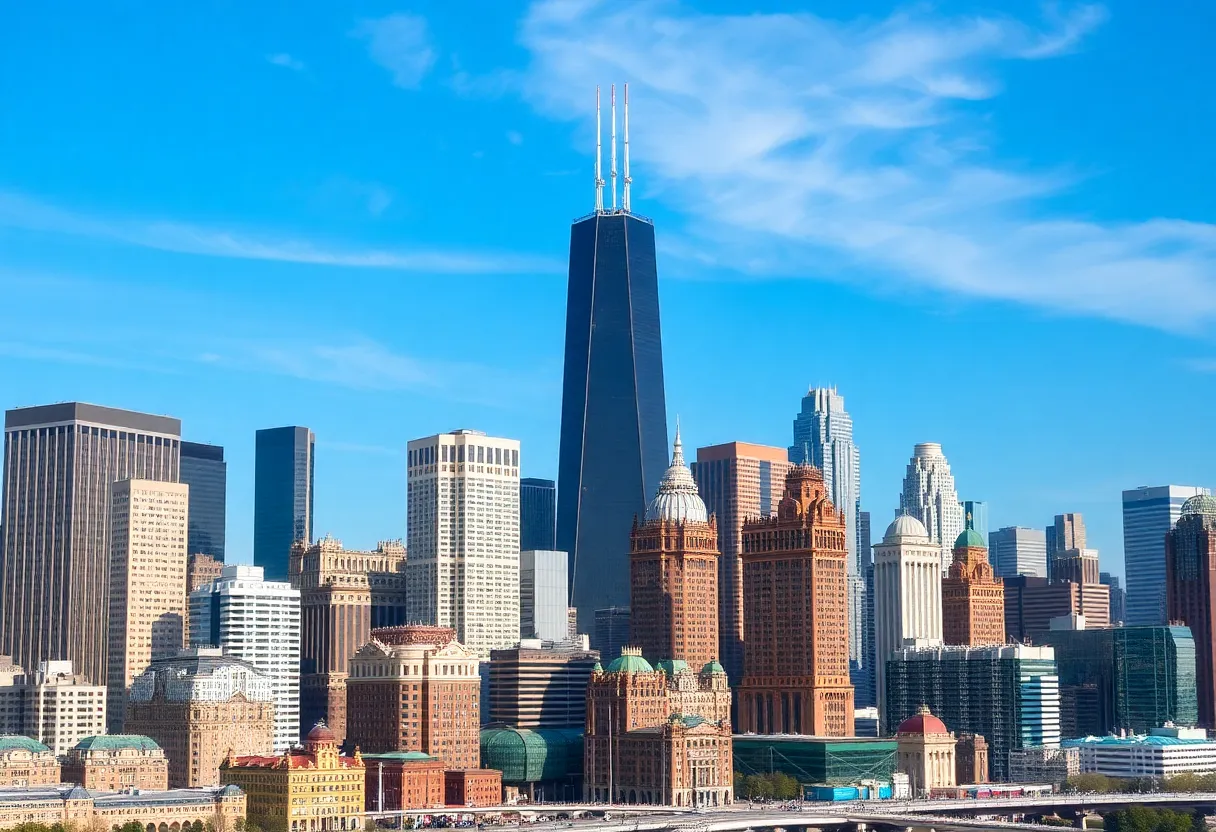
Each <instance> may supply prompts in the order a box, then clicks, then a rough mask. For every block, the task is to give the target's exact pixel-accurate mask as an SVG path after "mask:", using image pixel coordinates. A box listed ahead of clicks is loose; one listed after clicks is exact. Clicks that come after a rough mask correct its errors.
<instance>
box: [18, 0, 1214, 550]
mask: <svg viewBox="0 0 1216 832" xmlns="http://www.w3.org/2000/svg"><path fill="white" fill-rule="evenodd" d="M103 5H104V4H102V5H99V4H92V3H64V4H57V5H56V8H55V11H54V12H53V13H52V12H50V11H48V10H46V9H43V8H41V7H39V6H38V4H26V5H24V6H21V5H18V6H13V7H11V8H9V9H8V10H7V11H6V12H5V22H4V25H3V26H0V107H2V109H0V316H2V317H0V405H3V406H4V407H13V406H20V405H30V404H41V403H45V402H48V401H57V400H67V399H80V400H86V401H94V402H98V403H102V404H107V405H113V406H120V407H129V408H134V409H142V410H149V411H153V412H158V413H169V414H172V415H175V416H178V417H180V418H181V419H182V420H183V425H184V428H183V431H184V434H185V436H186V437H187V438H189V439H193V440H197V441H205V442H217V443H220V444H223V445H224V446H225V447H226V449H227V454H228V459H229V551H230V553H231V555H232V557H233V558H234V559H238V560H243V559H247V558H248V557H249V553H250V550H251V531H252V489H253V483H252V477H253V460H252V454H253V436H254V431H255V430H256V429H257V428H260V427H268V426H276V425H282V424H303V425H308V426H310V427H312V428H313V429H314V430H315V431H316V433H317V439H318V441H317V445H318V450H317V454H318V460H317V486H316V487H317V494H316V505H317V523H316V529H317V532H318V533H323V532H332V533H333V534H334V535H336V536H338V537H340V538H342V539H343V540H344V541H345V542H346V544H347V545H351V546H366V545H370V544H372V543H374V541H375V540H377V539H379V538H385V537H398V536H403V535H404V532H405V529H404V526H405V493H404V492H405V474H404V461H403V459H402V451H403V449H404V446H405V443H406V441H407V440H409V439H410V438H413V437H417V436H422V435H426V434H429V433H433V432H437V431H442V430H449V429H452V428H455V427H476V428H480V429H483V430H486V431H488V432H491V433H495V434H499V435H506V436H512V437H517V438H519V439H521V440H522V442H523V468H524V473H525V475H530V476H548V477H552V476H554V475H555V473H556V467H557V433H558V422H559V413H560V397H561V390H560V379H561V362H562V359H561V341H562V332H563V320H564V300H565V298H564V295H565V274H564V272H565V258H566V246H567V242H568V233H569V223H570V220H571V219H572V218H574V217H576V216H579V215H581V214H584V213H586V212H587V211H588V210H589V209H590V208H591V207H592V199H593V194H592V187H591V177H592V164H593V147H594V110H593V100H594V88H595V85H596V84H603V85H605V87H606V85H608V84H609V83H612V82H614V81H615V82H618V83H620V82H623V81H629V82H630V93H631V116H632V118H631V129H632V135H631V149H632V160H633V171H632V172H633V176H634V181H635V188H634V208H635V210H637V211H639V212H640V213H644V214H646V215H649V216H652V217H653V218H654V219H655V221H656V225H657V228H658V236H659V246H660V251H659V270H660V276H661V302H662V317H663V326H664V348H665V352H666V356H665V358H666V373H667V385H668V387H667V399H668V409H669V416H670V419H671V420H672V421H673V422H674V420H675V417H676V414H677V413H678V414H679V415H680V416H681V421H682V425H683V429H684V435H685V439H686V444H689V445H704V444H709V443H716V442H723V441H730V440H736V439H737V440H746V441H754V442H765V443H772V444H777V445H785V444H787V443H788V441H789V435H790V422H791V420H792V419H793V416H794V414H795V412H796V411H797V409H798V406H799V399H800V397H801V396H802V395H803V393H804V392H805V390H806V388H807V386H808V385H810V384H835V385H837V386H838V387H839V388H840V391H841V392H842V393H843V394H844V396H845V398H846V402H847V405H848V408H849V410H850V411H851V412H852V414H853V416H854V420H855V425H856V436H857V441H858V443H859V445H860V448H861V453H862V497H863V505H864V507H865V508H866V509H868V510H870V511H871V512H872V513H873V514H874V516H875V518H876V522H875V525H876V526H877V527H878V529H879V530H881V528H883V526H884V525H885V521H886V519H887V518H889V517H890V516H892V513H893V511H894V509H895V507H896V506H897V505H898V491H899V484H900V479H901V477H902V475H903V470H904V466H905V465H906V464H907V460H908V457H909V455H910V453H911V450H912V445H913V444H914V443H915V442H922V441H938V442H941V443H942V444H943V446H944V449H945V452H946V454H947V456H948V457H949V459H950V461H951V463H952V466H953V468H954V470H955V475H956V478H957V481H958V484H959V488H960V491H961V493H962V494H963V496H964V497H966V498H969V499H985V500H988V501H989V503H990V505H991V508H990V514H991V521H992V524H993V525H994V526H996V525H1011V524H1019V525H1033V526H1042V525H1044V524H1045V523H1046V522H1047V521H1049V520H1050V518H1051V516H1052V515H1053V514H1055V513H1058V512H1063V511H1080V512H1082V513H1084V514H1085V516H1086V518H1087V520H1088V522H1089V526H1090V538H1091V543H1092V544H1093V545H1096V546H1097V547H1099V548H1100V549H1101V551H1102V560H1103V568H1109V569H1113V570H1114V571H1116V572H1122V558H1121V553H1122V537H1121V521H1120V515H1119V499H1120V491H1121V489H1123V488H1126V487H1133V486H1136V485H1140V484H1161V483H1165V482H1174V483H1184V484H1201V485H1211V486H1216V447H1214V446H1213V443H1211V442H1209V441H1207V440H1206V439H1205V438H1204V437H1205V434H1204V433H1203V430H1204V429H1203V427H1202V426H1203V425H1204V424H1206V423H1207V416H1206V415H1205V414H1208V413H1210V412H1211V411H1212V409H1213V406H1214V405H1216V394H1214V392H1213V375H1212V373H1213V372H1216V343H1213V321H1214V320H1216V225H1214V223H1216V188H1214V187H1213V185H1214V184H1216V182H1214V181H1213V180H1214V178H1216V177H1214V175H1213V172H1212V171H1213V167H1212V164H1211V147H1210V137H1211V135H1212V134H1213V131H1214V130H1216V98H1214V97H1213V96H1212V95H1211V91H1210V69H1211V67H1210V61H1209V58H1208V56H1207V54H1206V47H1207V46H1208V44H1207V43H1206V38H1207V36H1208V34H1209V33H1211V32H1212V31H1216V12H1214V11H1213V9H1212V7H1211V6H1210V5H1209V4H1206V3H1202V2H1200V0H1191V1H1190V2H1187V1H1186V0H1182V1H1180V2H1178V3H1176V4H1172V5H1171V13H1170V14H1168V15H1165V14H1161V13H1160V12H1155V11H1153V10H1152V9H1151V8H1150V6H1151V5H1152V4H1146V3H1140V2H1134V3H1133V2H1114V3H1109V4H1106V5H1097V4H1084V3H1064V2H1061V3H1056V4H1038V3H1012V2H1011V3H1005V4H991V3H990V4H986V5H980V4H973V3H953V2H943V3H935V4H890V3H879V2H865V3H858V2H844V1H843V0H838V1H837V2H817V3H814V4H810V3H807V4H806V10H801V11H800V10H798V9H797V8H796V7H795V4H794V3H792V2H756V3H751V4H748V5H747V7H746V8H744V7H742V6H741V4H738V3H726V2H721V0H705V2H702V3H691V2H690V3H677V2H664V3H647V4H633V3H622V2H604V3H596V2H582V0H550V2H535V3H531V4H527V3H510V2H501V3H500V2H495V3H490V2H481V3H473V4H452V3H438V2H437V3H416V4H408V3H405V4H403V3H381V2H363V3H351V4H345V3H312V4H287V3H261V4H236V5H233V4H208V3H198V4H192V5H191V6H189V7H188V8H187V7H184V6H181V5H177V6H175V7H174V8H173V9H172V10H169V9H168V8H167V7H164V6H162V5H158V4H127V5H124V6H121V7H115V6H107V7H104V8H103ZM246 6H252V8H246Z"/></svg>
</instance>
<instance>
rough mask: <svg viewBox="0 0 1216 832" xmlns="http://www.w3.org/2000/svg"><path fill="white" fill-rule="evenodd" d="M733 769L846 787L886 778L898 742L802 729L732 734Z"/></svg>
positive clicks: (888, 775)
mask: <svg viewBox="0 0 1216 832" xmlns="http://www.w3.org/2000/svg"><path fill="white" fill-rule="evenodd" d="M733 747H734V758H735V759H734V764H735V770H736V771H741V772H743V773H744V774H769V773H771V772H781V773H783V774H788V775H789V776H790V777H793V778H795V779H796V780H798V781H799V782H800V783H825V784H829V785H833V786H850V785H853V784H856V783H860V782H862V781H863V780H880V781H883V782H886V781H890V780H891V777H892V775H893V774H894V773H897V772H896V771H895V755H896V751H897V748H898V745H897V743H896V741H895V740H894V738H892V737H812V736H807V735H805V734H735V736H734V741H733Z"/></svg>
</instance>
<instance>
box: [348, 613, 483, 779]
mask: <svg viewBox="0 0 1216 832" xmlns="http://www.w3.org/2000/svg"><path fill="white" fill-rule="evenodd" d="M477 670H478V666H477V654H476V653H474V652H473V651H472V650H469V649H467V648H465V647H464V646H463V645H461V644H460V643H459V642H457V641H456V631H455V630H454V629H452V628H450V627H427V626H419V625H410V626H406V627H386V628H383V629H378V630H374V631H373V632H372V638H371V641H369V642H367V643H366V644H364V645H363V647H361V648H359V651H358V652H357V653H355V655H354V657H353V658H351V660H350V677H349V678H348V679H347V680H346V701H347V705H348V716H349V719H348V721H347V733H346V738H347V742H348V743H349V744H350V745H352V746H358V747H359V748H360V749H361V750H363V751H367V752H368V753H369V754H371V753H386V752H392V751H421V752H424V753H426V754H430V755H432V756H435V757H438V758H440V759H441V760H443V762H444V764H445V765H446V766H447V767H448V768H452V769H457V768H477V767H478V766H479V765H480V764H481V763H480V739H479V737H480V734H479V729H480V726H481V710H480V699H481V677H480V676H479V675H478V672H477Z"/></svg>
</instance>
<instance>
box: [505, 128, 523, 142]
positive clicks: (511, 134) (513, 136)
mask: <svg viewBox="0 0 1216 832" xmlns="http://www.w3.org/2000/svg"><path fill="white" fill-rule="evenodd" d="M507 141H509V142H510V143H511V144H514V145H520V144H523V143H524V136H523V134H522V133H520V132H519V131H518V130H508V131H507Z"/></svg>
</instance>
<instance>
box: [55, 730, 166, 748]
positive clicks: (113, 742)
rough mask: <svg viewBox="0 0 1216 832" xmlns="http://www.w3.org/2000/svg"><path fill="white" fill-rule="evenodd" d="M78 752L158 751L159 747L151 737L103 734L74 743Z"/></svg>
mask: <svg viewBox="0 0 1216 832" xmlns="http://www.w3.org/2000/svg"><path fill="white" fill-rule="evenodd" d="M74 748H75V749H76V750H78V751H123V750H126V749H135V750H137V751H159V750H160V746H159V745H157V744H156V740H154V739H152V738H151V737H145V736H144V735H143V734H103V735H101V736H97V737H85V738H84V739H82V740H81V741H80V742H78V743H76V745H75V747H74Z"/></svg>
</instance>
